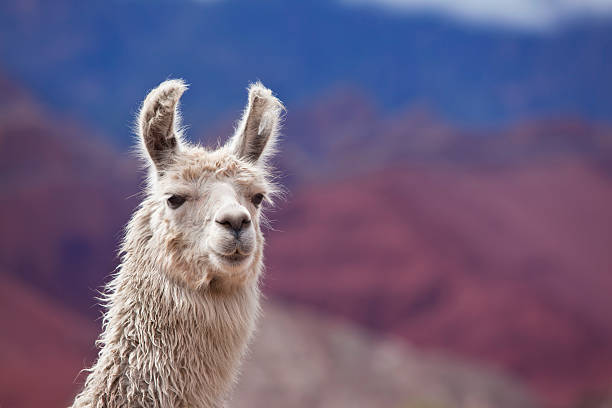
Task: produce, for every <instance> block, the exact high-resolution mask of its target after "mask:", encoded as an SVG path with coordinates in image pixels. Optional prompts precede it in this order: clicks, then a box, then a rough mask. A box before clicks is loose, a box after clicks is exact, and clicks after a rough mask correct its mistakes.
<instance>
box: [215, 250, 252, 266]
mask: <svg viewBox="0 0 612 408" xmlns="http://www.w3.org/2000/svg"><path fill="white" fill-rule="evenodd" d="M217 257H218V258H219V259H221V260H222V261H223V262H225V263H228V264H230V265H239V264H241V263H243V262H244V261H246V259H247V258H248V257H249V255H243V254H241V253H240V252H238V251H235V252H232V253H231V254H220V253H217Z"/></svg>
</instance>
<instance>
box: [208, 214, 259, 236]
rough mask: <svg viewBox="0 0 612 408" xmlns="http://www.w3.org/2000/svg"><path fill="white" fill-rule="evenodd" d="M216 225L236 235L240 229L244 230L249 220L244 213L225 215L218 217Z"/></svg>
mask: <svg viewBox="0 0 612 408" xmlns="http://www.w3.org/2000/svg"><path fill="white" fill-rule="evenodd" d="M215 221H216V222H217V224H219V225H221V226H223V227H224V228H227V229H229V230H232V231H233V232H234V234H236V235H238V234H239V233H240V232H241V231H242V229H244V228H246V227H247V226H248V225H249V224H250V223H251V218H250V217H249V215H248V214H247V213H246V212H236V213H225V214H222V215H221V216H220V217H218V218H217V219H216V220H215Z"/></svg>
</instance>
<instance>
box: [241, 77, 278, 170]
mask: <svg viewBox="0 0 612 408" xmlns="http://www.w3.org/2000/svg"><path fill="white" fill-rule="evenodd" d="M283 110H284V107H283V104H282V102H281V101H279V100H278V99H277V98H276V97H274V95H272V91H270V90H269V89H268V88H266V87H264V86H263V85H262V84H261V82H257V83H255V84H251V85H250V86H249V101H248V104H247V106H246V108H245V110H244V113H243V115H242V119H241V120H240V122H239V124H238V127H237V129H236V133H235V134H234V136H233V137H232V139H231V140H230V144H231V148H232V150H233V151H234V152H235V153H236V155H238V157H241V158H244V159H246V160H248V161H250V162H258V161H263V162H265V160H266V158H268V157H269V156H271V155H272V154H273V153H274V145H275V143H276V137H277V133H278V130H279V128H280V120H281V114H282V112H283Z"/></svg>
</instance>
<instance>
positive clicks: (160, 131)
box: [138, 79, 187, 170]
mask: <svg viewBox="0 0 612 408" xmlns="http://www.w3.org/2000/svg"><path fill="white" fill-rule="evenodd" d="M185 90H187V85H186V84H185V82H183V80H181V79H172V80H168V81H165V82H162V83H161V84H160V85H159V86H158V87H157V88H155V89H153V90H152V91H151V92H149V94H148V95H147V97H146V98H145V100H144V102H143V103H142V108H141V109H140V115H139V120H138V128H139V131H140V139H141V141H142V144H143V146H144V149H146V151H147V153H148V155H149V157H150V158H151V161H152V162H153V164H154V165H155V167H156V168H157V170H163V169H164V167H166V166H167V165H168V164H170V163H171V162H172V161H173V156H174V154H175V153H176V152H177V150H178V149H179V144H180V136H179V129H178V128H179V122H180V114H179V112H178V109H177V104H178V101H179V99H180V98H181V95H182V94H183V92H185Z"/></svg>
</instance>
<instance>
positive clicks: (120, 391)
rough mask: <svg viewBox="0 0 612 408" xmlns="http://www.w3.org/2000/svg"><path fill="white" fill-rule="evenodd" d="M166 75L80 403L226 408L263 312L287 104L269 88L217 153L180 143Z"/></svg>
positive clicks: (148, 121)
mask: <svg viewBox="0 0 612 408" xmlns="http://www.w3.org/2000/svg"><path fill="white" fill-rule="evenodd" d="M186 89H187V86H186V84H185V83H184V82H183V81H181V80H169V81H166V82H163V83H162V84H161V85H159V86H158V87H157V88H156V89H154V90H153V91H151V92H150V93H149V95H148V96H147V98H146V99H145V101H144V103H143V105H142V109H141V112H140V116H139V123H138V125H139V126H138V128H139V133H140V140H141V142H142V152H143V155H144V156H145V158H146V160H147V163H148V165H149V168H150V170H149V181H148V187H147V190H146V198H145V199H144V201H143V202H142V204H141V206H140V207H139V209H138V210H137V211H136V212H135V214H134V215H133V217H132V219H131V221H130V222H129V224H128V226H127V229H126V234H125V238H124V240H123V244H122V247H121V253H122V262H121V265H120V267H119V269H118V273H117V274H116V276H115V277H114V279H113V280H112V282H111V283H110V284H109V285H108V288H107V291H106V295H105V299H104V300H105V307H106V312H105V315H104V320H103V332H102V334H101V336H100V338H99V340H98V345H99V346H100V347H101V349H100V352H99V356H98V360H97V362H96V363H95V364H94V366H93V367H92V368H91V369H90V370H89V371H90V373H89V375H88V377H87V380H86V381H85V385H84V389H83V391H82V392H81V393H80V394H79V395H78V396H77V397H76V399H75V401H74V404H73V407H74V408H77V407H98V408H100V407H109V408H110V407H168V408H169V407H221V406H223V405H224V401H225V399H226V397H227V395H228V392H229V390H230V388H231V386H232V384H233V383H234V381H235V378H236V376H237V370H238V367H239V364H240V362H241V359H242V357H243V355H244V353H245V350H246V346H247V343H248V341H249V339H250V337H251V335H252V333H253V330H254V327H255V321H256V318H257V316H258V313H259V297H260V294H259V288H258V282H259V278H260V275H261V272H262V269H263V261H262V253H263V244H264V239H263V235H262V233H261V229H260V225H261V222H262V215H261V208H260V207H261V202H262V201H270V199H271V197H272V196H273V195H274V193H275V191H276V190H275V186H274V185H273V183H272V181H271V175H270V171H269V169H268V166H267V160H268V158H269V157H270V156H271V154H272V153H273V152H274V146H275V141H276V136H277V133H278V128H279V126H280V120H281V113H282V111H283V106H282V104H281V102H280V101H279V100H278V99H276V98H275V97H274V96H273V95H272V92H271V91H270V90H268V89H266V88H265V87H264V86H263V85H261V84H260V83H257V84H254V85H251V86H250V87H249V99H248V104H247V107H246V109H245V111H244V114H243V117H242V119H241V121H240V122H239V124H238V127H237V129H236V131H235V134H234V136H233V137H232V138H231V139H230V141H229V142H228V143H227V144H226V145H225V146H222V147H220V148H219V149H217V150H207V149H205V148H203V147H200V146H194V145H189V144H188V143H186V142H185V141H184V140H182V135H181V131H180V126H179V114H178V109H177V104H178V101H179V98H180V97H181V95H182V94H183V92H184V91H185V90H186Z"/></svg>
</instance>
